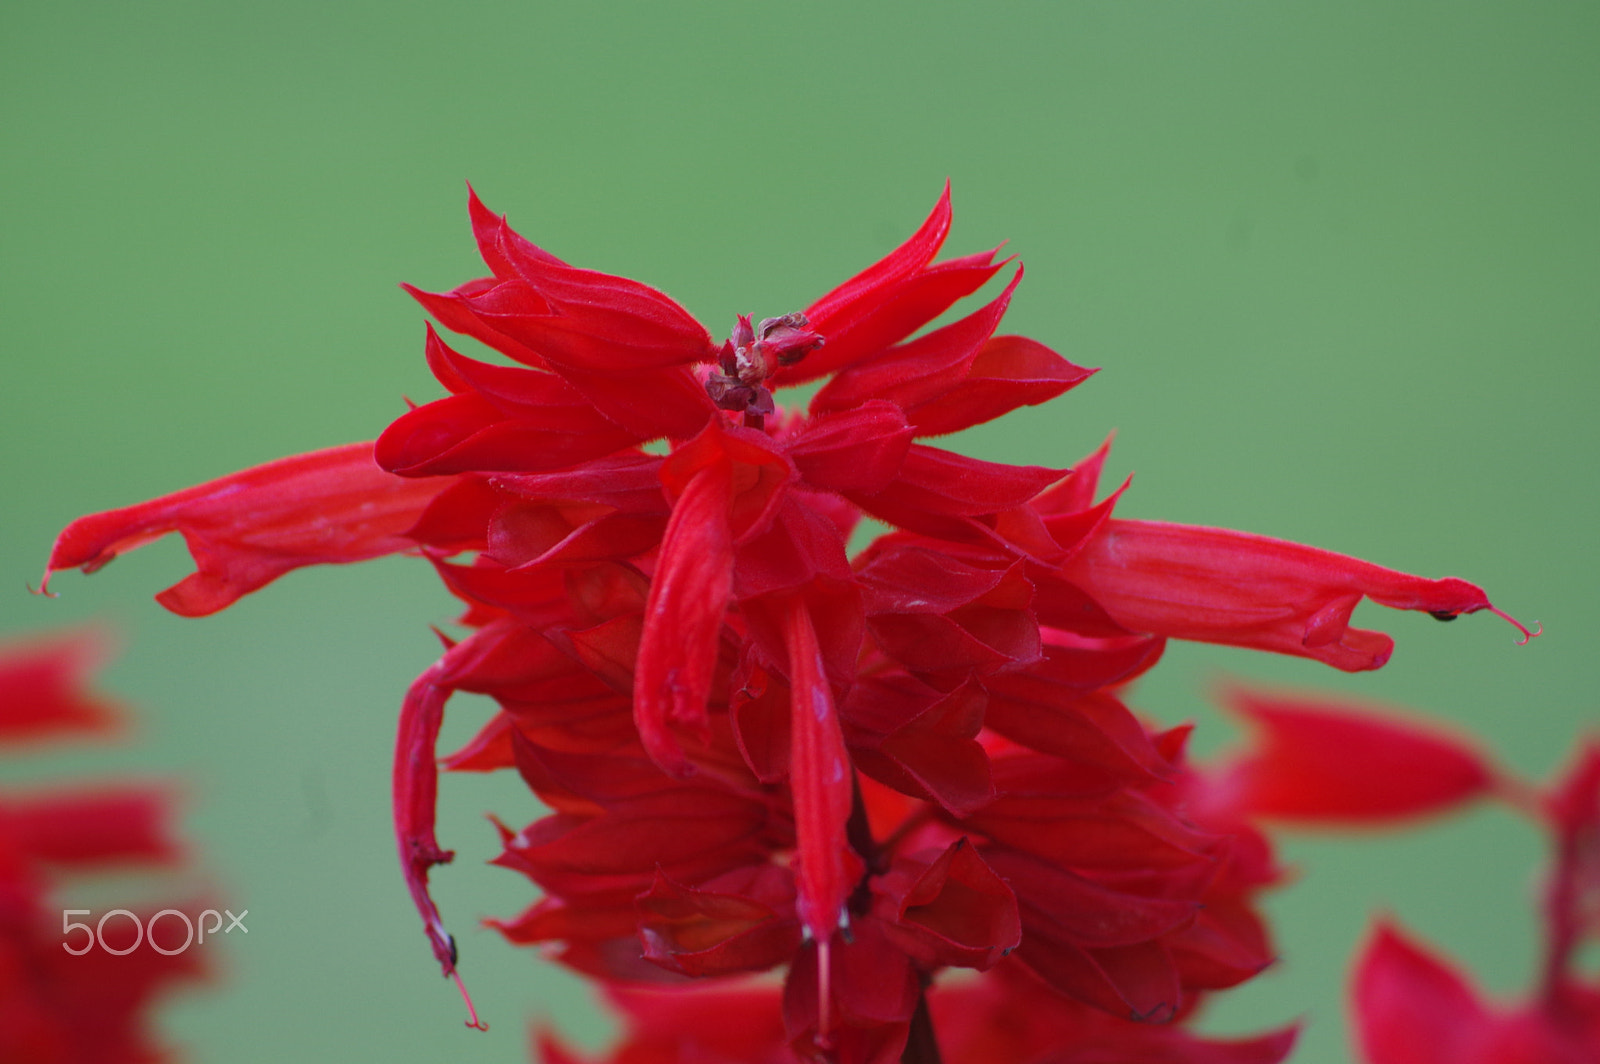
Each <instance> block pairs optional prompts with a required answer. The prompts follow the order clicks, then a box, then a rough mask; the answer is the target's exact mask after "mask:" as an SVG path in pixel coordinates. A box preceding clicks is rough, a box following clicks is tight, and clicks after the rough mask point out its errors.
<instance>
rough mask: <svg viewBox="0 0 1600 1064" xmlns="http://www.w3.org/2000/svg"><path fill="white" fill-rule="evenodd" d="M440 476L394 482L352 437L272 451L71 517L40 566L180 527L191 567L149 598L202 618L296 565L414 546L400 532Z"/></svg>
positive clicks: (115, 550) (57, 566) (437, 487)
mask: <svg viewBox="0 0 1600 1064" xmlns="http://www.w3.org/2000/svg"><path fill="white" fill-rule="evenodd" d="M448 484H449V482H448V481H442V480H430V481H417V480H404V479H402V478H400V477H396V476H393V475H391V474H389V473H385V472H384V471H383V470H381V469H379V468H378V467H377V465H376V464H374V462H373V460H372V444H370V443H352V444H349V445H347V446H344V447H334V448H331V449H329V450H326V451H313V452H312V453H310V454H302V455H296V456H295V457H293V458H282V459H279V460H278V461H276V462H268V463H267V464H266V465H260V466H255V467H253V468H251V469H246V470H243V471H242V472H239V473H234V474H232V475H231V476H226V477H221V478H219V479H217V480H213V481H209V482H207V483H205V484H200V485H198V486H196V487H193V488H187V489H185V490H183V491H179V492H174V493H173V494H171V495H164V496H162V497H161V498H159V499H152V500H150V501H149V502H144V503H140V504H138V505H137V506H129V507H125V508H124V509H121V510H110V511H107V512H105V513H99V514H93V515H91V516H89V517H80V518H79V519H78V520H76V521H74V522H72V524H70V525H68V526H67V527H66V529H65V530H63V531H62V533H61V535H60V536H58V537H57V538H56V542H55V546H54V547H53V548H52V549H51V551H50V561H49V564H48V565H47V566H46V568H45V576H44V581H43V582H41V584H40V590H41V591H44V590H45V589H46V587H47V585H48V583H49V579H50V575H51V574H52V573H55V572H59V571H60V570H62V569H79V568H81V569H83V571H84V572H88V573H92V572H94V571H95V570H96V569H100V568H102V567H104V566H105V565H107V564H108V563H110V561H111V560H112V559H113V558H115V557H116V556H117V555H118V554H121V553H123V552H126V551H130V550H133V549H135V548H137V547H142V546H144V545H145V544H146V543H149V542H150V541H152V540H156V539H160V538H161V537H162V536H164V535H166V534H167V533H169V532H178V533H181V534H182V535H183V540H184V544H185V545H186V546H187V547H188V548H189V553H190V555H191V556H192V557H193V558H194V562H195V566H196V572H194V573H192V574H190V575H189V576H188V577H187V578H185V579H184V580H182V581H180V582H179V583H177V584H174V585H173V586H172V587H169V588H167V590H165V591H163V592H161V594H159V595H157V596H156V601H157V602H159V603H161V604H162V605H163V606H165V607H167V609H169V610H171V611H172V612H173V613H177V614H181V615H183V616H185V617H202V616H204V615H206V614H208V613H215V612H217V611H218V610H220V609H224V608H225V607H227V606H230V605H232V604H233V603H234V602H235V601H237V600H238V599H239V598H240V597H241V596H243V595H247V594H249V593H250V592H252V591H255V590H257V589H258V588H261V587H264V586H265V585H267V584H269V583H271V582H272V581H273V580H276V579H277V578H278V577H280V576H282V575H283V574H284V573H287V572H289V571H290V570H293V569H298V568H300V567H301V566H305V565H318V564H341V563H346V562H359V561H366V560H367V559H369V558H377V557H380V556H382V555H385V554H394V553H396V552H398V551H403V550H408V549H410V548H412V547H414V546H415V545H416V544H415V542H414V541H413V540H412V539H410V538H409V537H408V536H407V535H406V532H407V531H408V530H409V529H410V528H411V527H412V526H413V525H414V524H416V522H417V519H418V517H420V516H421V514H422V512H423V510H424V508H425V507H426V506H427V505H428V503H429V502H431V501H432V500H433V499H434V497H435V496H437V495H438V494H439V493H440V492H441V491H443V490H444V489H445V488H446V487H447V486H448Z"/></svg>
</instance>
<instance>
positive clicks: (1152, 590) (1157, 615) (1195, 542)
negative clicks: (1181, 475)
mask: <svg viewBox="0 0 1600 1064" xmlns="http://www.w3.org/2000/svg"><path fill="white" fill-rule="evenodd" d="M1062 572H1063V575H1065V576H1066V577H1067V578H1068V579H1069V580H1072V581H1073V582H1074V583H1076V584H1078V585H1079V586H1080V587H1082V588H1083V589H1084V590H1085V591H1087V592H1089V594H1091V595H1092V596H1094V598H1095V599H1096V600H1097V601H1098V602H1100V603H1101V604H1102V605H1103V606H1104V607H1105V608H1106V610H1107V611H1108V612H1109V613H1110V614H1111V616H1112V617H1113V618H1115V619H1116V621H1117V622H1118V623H1119V624H1122V625H1125V626H1126V627H1128V628H1131V629H1133V630H1135V631H1140V632H1153V633H1155V634H1157V635H1163V636H1168V637H1170V638H1174V639H1192V640H1196V641H1198V642H1203V643H1224V644H1228V645H1231V646H1243V647H1251V648H1253V649H1256V650H1270V651H1273V652H1275V653H1279V654H1294V655H1297V656H1300V657H1307V658H1314V659H1315V660H1317V661H1321V662H1324V663H1326V664H1328V665H1332V666H1334V667H1335V668H1338V669H1343V670H1345V671H1346V672H1359V671H1362V670H1365V669H1376V668H1379V667H1381V666H1382V665H1383V664H1384V663H1385V662H1387V661H1388V660H1389V655H1390V654H1391V653H1393V651H1394V640H1392V639H1390V638H1389V637H1388V636H1386V635H1384V634H1383V633H1382V632H1371V631H1365V630H1362V629H1359V628H1351V627H1350V614H1351V612H1352V611H1354V610H1355V608H1356V605H1357V604H1358V603H1359V602H1360V601H1361V600H1362V598H1370V599H1372V601H1374V602H1376V603H1378V604H1379V605H1382V606H1388V607H1390V608H1391V609H1398V610H1422V611H1424V612H1426V613H1430V614H1433V615H1434V616H1435V617H1438V618H1440V619H1442V620H1449V619H1452V618H1454V617H1457V616H1460V615H1461V614H1463V613H1476V612H1477V611H1479V610H1490V611H1492V612H1495V613H1497V614H1498V613H1500V611H1498V610H1495V608H1494V607H1493V606H1492V605H1490V603H1489V599H1488V596H1486V595H1485V594H1484V592H1483V589H1482V588H1479V587H1477V586H1475V585H1473V584H1469V583H1467V582H1466V581H1465V580H1458V579H1456V578H1454V577H1449V578H1446V579H1443V580H1427V579H1424V578H1423V577H1420V576H1411V575H1409V574H1406V573H1401V572H1396V571H1395V570H1393V569H1385V568H1383V567H1382V566H1378V565H1373V564H1372V563H1371V562H1364V561H1360V560H1358V559H1356V558H1351V557H1349V556H1347V555H1343V554H1335V553H1333V552H1331V551H1324V550H1318V549H1316V548H1315V547H1307V546H1303V545H1301V544H1299V543H1290V542H1288V541H1286V540H1281V539H1272V538H1270V537H1267V536H1255V535H1250V534H1248V533H1244V532H1232V531H1228V530H1226V529H1220V528H1201V527H1198V526H1195V525H1175V524H1168V523H1166V522H1161V521H1127V520H1121V519H1115V518H1114V519H1112V520H1111V521H1110V522H1109V523H1108V524H1107V525H1106V526H1105V527H1104V529H1103V530H1102V531H1101V532H1100V533H1099V534H1098V535H1096V536H1095V537H1094V538H1093V539H1091V540H1090V541H1089V543H1088V545H1087V546H1086V547H1085V548H1084V549H1083V551H1081V552H1080V553H1079V554H1077V555H1076V556H1075V557H1074V558H1073V559H1072V560H1070V561H1069V562H1068V563H1067V564H1066V566H1065V567H1064V569H1063V570H1062ZM1501 616H1505V615H1504V614H1501ZM1507 619H1509V618H1507ZM1512 623H1513V624H1516V622H1515V621H1513V622H1512ZM1517 627H1518V629H1519V630H1521V631H1522V632H1523V633H1524V634H1525V635H1529V636H1531V635H1535V634H1537V633H1529V632H1528V631H1527V629H1525V628H1522V626H1521V625H1517Z"/></svg>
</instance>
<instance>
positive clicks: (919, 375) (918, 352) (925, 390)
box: [811, 267, 1022, 413]
mask: <svg viewBox="0 0 1600 1064" xmlns="http://www.w3.org/2000/svg"><path fill="white" fill-rule="evenodd" d="M1021 280H1022V269H1021V267H1018V268H1017V272H1016V274H1015V276H1013V277H1012V278H1011V283H1010V284H1008V285H1006V287H1005V291H1003V292H1001V293H1000V295H998V296H996V297H995V298H994V299H993V300H991V301H990V302H989V303H987V304H986V305H984V306H983V307H981V308H979V309H978V310H975V311H973V312H972V313H971V314H968V315H967V316H966V317H964V318H962V319H960V320H959V321H955V322H951V323H950V324H949V325H945V326H942V327H940V328H938V329H935V330H933V331H932V332H929V333H926V334H924V335H922V336H919V337H917V338H916V339H915V340H911V341H909V342H907V343H904V344H901V345H900V346H898V347H895V348H891V349H890V350H887V351H885V352H883V354H881V355H879V356H878V357H876V358H870V359H866V360H864V361H862V362H859V363H857V364H856V365H853V366H850V367H849V368H847V369H843V370H840V371H839V373H837V374H835V375H834V377H833V379H832V380H830V381H829V382H828V383H827V384H825V385H824V386H823V387H822V390H821V391H819V392H818V393H817V394H816V397H815V398H813V399H812V400H811V411H812V412H813V413H823V412H826V411H840V410H850V409H853V408H854V407H857V406H859V405H861V404H862V403H867V402H871V401H872V400H874V399H887V400H889V401H890V402H892V403H894V404H895V405H896V406H898V407H900V408H901V409H902V410H905V411H908V412H909V411H912V410H915V409H917V408H918V407H920V406H922V405H923V404H924V403H928V402H932V401H934V400H936V399H939V398H940V397H941V396H944V395H945V394H947V393H949V392H950V391H951V390H952V389H954V388H956V387H958V386H960V385H961V384H962V382H963V381H964V380H965V379H966V376H967V370H968V369H969V368H970V367H971V365H972V360H973V359H974V358H976V357H977V355H978V350H979V349H980V348H981V347H983V345H984V343H985V342H987V341H988V339H989V337H990V336H992V335H994V331H995V329H996V328H998V327H999V325H1000V319H1001V318H1003V317H1004V316H1005V312H1006V308H1007V307H1008V306H1009V305H1010V303H1011V293H1012V292H1013V291H1015V290H1016V287H1017V283H1018V282H1019V281H1021Z"/></svg>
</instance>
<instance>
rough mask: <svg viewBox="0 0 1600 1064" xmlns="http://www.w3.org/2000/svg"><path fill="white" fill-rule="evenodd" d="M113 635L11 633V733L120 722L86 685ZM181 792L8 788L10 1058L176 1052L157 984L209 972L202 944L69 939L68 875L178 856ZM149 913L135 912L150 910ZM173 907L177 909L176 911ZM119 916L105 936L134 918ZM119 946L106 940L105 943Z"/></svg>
mask: <svg viewBox="0 0 1600 1064" xmlns="http://www.w3.org/2000/svg"><path fill="white" fill-rule="evenodd" d="M104 644H105V640H104V638H103V637H102V636H101V635H99V634H98V633H96V632H94V631H88V630H86V631H79V632H71V633H65V634H60V635H53V636H48V637H42V638H39V637H36V638H34V639H31V640H28V641H23V642H15V641H13V642H5V643H0V746H4V747H5V748H6V749H5V753H8V754H13V755H14V754H15V753H17V752H18V750H19V749H20V748H22V747H24V746H30V745H36V744H40V743H45V742H50V741H55V740H61V739H68V738H73V739H76V738H79V737H85V736H100V735H105V734H108V733H112V732H114V731H115V730H116V728H117V727H118V724H119V722H120V720H121V718H122V712H121V710H120V707H118V706H117V705H115V704H114V703H112V702H111V701H109V700H108V699H106V698H104V697H103V696H101V695H99V694H96V693H94V692H92V691H90V690H89V689H88V686H87V685H88V679H89V675H90V673H91V672H93V671H94V669H95V668H97V667H98V665H99V663H100V661H101V659H102V658H103V657H104V654H105V645H104ZM170 806H171V796H170V794H169V793H168V791H167V789H166V788H163V787H160V786H155V785H151V784H149V783H135V782H115V783H107V782H104V781H95V782H93V783H88V782H84V783H79V784H76V785H74V786H71V787H56V786H52V787H51V788H49V789H43V788H38V787H28V788H15V787H7V788H6V789H5V790H4V791H0V1061H6V1062H12V1061H15V1062H18V1064H22V1062H26V1064H135V1062H137V1064H152V1062H156V1061H164V1060H169V1059H174V1058H173V1057H172V1055H171V1054H169V1053H168V1052H167V1051H165V1050H164V1049H162V1048H161V1047H160V1046H159V1045H158V1044H157V1043H156V1041H155V1039H154V1037H153V1035H152V1033H151V1031H150V1030H149V1027H148V1024H149V1020H150V1011H151V1008H152V1006H153V1005H154V1003H155V1001H156V999H157V997H158V996H159V995H161V994H164V993H166V992H167V991H168V990H170V989H171V988H172V987H173V986H175V985H177V984H181V983H184V982H191V981H195V980H197V979H199V978H200V977H202V976H203V975H204V973H205V966H204V965H203V964H202V963H201V960H200V954H199V953H198V952H197V951H193V950H187V949H183V950H177V951H176V952H163V951H160V950H156V949H148V948H145V949H134V948H131V947H128V946H126V945H124V944H123V943H122V942H121V941H119V942H118V944H117V947H116V948H120V949H124V950H125V952H124V953H123V954H121V955H117V954H114V953H112V952H110V951H109V948H108V949H91V950H88V951H86V952H82V953H81V955H77V951H73V950H66V949H63V933H62V930H63V929H62V921H63V916H62V902H63V898H64V895H63V894H62V892H61V887H62V884H63V882H64V881H68V880H72V879H75V878H79V877H84V876H91V875H95V874H99V873H102V872H108V871H122V870H126V869H130V868H166V869H170V868H174V867H176V866H178V865H179V863H180V862H181V857H182V855H181V851H180V849H179V847H178V845H177V843H176V842H175V841H174V840H173V839H172V837H171V835H170V834H169V833H168V820H169V817H170V816H171V808H170ZM146 915H147V914H145V913H139V914H136V916H137V917H138V918H141V919H142V918H143V917H145V916H146ZM169 919H170V918H169ZM126 930H127V928H126V924H125V923H123V922H118V923H115V924H111V925H109V926H107V927H106V929H105V931H106V934H107V935H108V936H110V935H111V934H113V933H121V932H124V931H126ZM107 945H108V947H109V943H108V944H107Z"/></svg>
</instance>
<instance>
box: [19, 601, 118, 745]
mask: <svg viewBox="0 0 1600 1064" xmlns="http://www.w3.org/2000/svg"><path fill="white" fill-rule="evenodd" d="M108 642H109V640H108V639H107V637H106V636H105V635H104V634H103V633H102V632H100V631H98V630H96V629H93V628H86V629H81V630H78V631H74V632H62V633H60V634H58V635H50V636H45V637H42V638H34V639H30V640H26V641H21V640H17V641H6V642H4V643H0V692H3V693H4V698H3V699H0V742H4V743H7V744H11V743H21V742H31V741H36V740H39V739H48V738H50V737H52V736H55V735H60V734H70V733H83V732H107V731H111V730H113V729H114V728H115V727H116V724H117V720H118V718H119V717H120V716H121V709H120V707H119V706H118V705H117V704H116V703H115V702H112V701H111V700H110V699H108V698H105V697H103V696H100V695H97V694H94V693H92V692H90V691H89V690H88V689H87V688H88V681H89V676H90V674H91V673H93V672H95V671H96V670H97V669H98V668H99V667H100V664H101V662H103V661H104V660H105V658H106V656H107V654H108V652H109V647H108V645H107V644H108Z"/></svg>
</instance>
